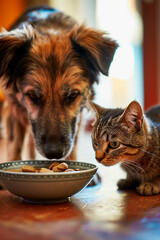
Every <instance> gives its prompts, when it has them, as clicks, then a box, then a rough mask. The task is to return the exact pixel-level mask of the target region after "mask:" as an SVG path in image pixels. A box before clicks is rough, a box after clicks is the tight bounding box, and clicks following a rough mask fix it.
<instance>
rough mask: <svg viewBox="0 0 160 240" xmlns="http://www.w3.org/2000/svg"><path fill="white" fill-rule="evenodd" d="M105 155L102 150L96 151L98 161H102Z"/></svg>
mask: <svg viewBox="0 0 160 240" xmlns="http://www.w3.org/2000/svg"><path fill="white" fill-rule="evenodd" d="M104 156H105V153H104V152H102V151H97V152H96V159H97V161H98V162H100V161H102V160H103V158H104Z"/></svg>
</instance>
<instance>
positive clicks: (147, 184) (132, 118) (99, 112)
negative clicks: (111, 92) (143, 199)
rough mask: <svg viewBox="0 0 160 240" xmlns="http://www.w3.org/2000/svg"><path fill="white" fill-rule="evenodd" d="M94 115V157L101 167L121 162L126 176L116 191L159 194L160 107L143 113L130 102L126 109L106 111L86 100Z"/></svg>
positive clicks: (137, 106)
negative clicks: (131, 189)
mask: <svg viewBox="0 0 160 240" xmlns="http://www.w3.org/2000/svg"><path fill="white" fill-rule="evenodd" d="M89 103H90V104H89V105H90V106H91V108H92V109H93V110H94V112H95V113H96V120H95V123H94V124H93V129H92V145H93V148H94V151H95V158H96V160H97V161H98V162H99V163H102V164H103V165H105V166H111V165H115V164H117V163H119V162H120V163H121V167H122V169H123V170H124V171H125V172H126V173H127V178H126V179H121V180H120V181H119V182H118V183H117V185H118V187H119V189H129V188H137V191H138V193H139V194H140V195H156V194H159V193H160V106H155V107H152V108H151V109H150V110H148V111H147V112H145V114H144V113H143V110H142V107H141V105H140V104H139V103H138V102H137V101H132V102H131V103H130V104H129V105H128V106H127V108H126V109H119V108H117V109H106V108H103V107H101V106H99V105H97V104H95V103H93V102H91V101H90V100H89Z"/></svg>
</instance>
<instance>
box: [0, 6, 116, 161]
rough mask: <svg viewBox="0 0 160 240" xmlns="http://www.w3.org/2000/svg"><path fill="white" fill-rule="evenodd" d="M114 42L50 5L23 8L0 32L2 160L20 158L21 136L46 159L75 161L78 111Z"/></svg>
mask: <svg viewBox="0 0 160 240" xmlns="http://www.w3.org/2000/svg"><path fill="white" fill-rule="evenodd" d="M117 47H118V44H117V43H116V42H115V41H114V40H112V39H110V38H109V37H107V36H106V35H105V33H104V32H101V31H98V30H95V29H92V28H87V27H86V26H85V25H84V24H82V25H79V24H78V23H77V22H76V21H75V20H74V19H72V18H71V17H69V16H67V15H65V14H64V13H62V12H60V11H57V10H55V9H52V8H50V7H34V8H31V9H29V10H27V11H26V12H25V13H24V14H23V15H22V16H21V17H20V18H19V19H18V20H17V21H16V22H15V23H14V24H13V26H12V27H11V28H10V30H9V31H6V30H4V29H3V30H2V31H1V33H0V84H1V88H2V90H3V93H4V95H5V102H4V106H3V111H2V112H3V113H4V115H3V116H5V122H6V127H7V148H8V160H9V161H12V160H17V159H19V160H20V159H21V151H22V146H23V143H24V139H25V135H26V134H28V144H27V145H28V146H29V149H28V153H29V157H28V158H30V159H34V158H35V152H34V146H35V147H36V149H37V150H38V151H39V153H40V154H41V155H42V156H43V157H45V158H47V159H62V158H65V159H70V160H75V159H76V141H77V137H78V129H79V125H80V121H81V120H80V119H81V113H82V110H83V108H85V105H86V100H87V98H90V99H93V97H94V86H93V85H94V83H98V75H99V73H103V74H105V75H108V70H109V67H110V64H111V62H112V60H113V56H114V53H115V50H116V48H117Z"/></svg>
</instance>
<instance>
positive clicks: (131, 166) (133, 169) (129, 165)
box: [123, 160, 141, 178]
mask: <svg viewBox="0 0 160 240" xmlns="http://www.w3.org/2000/svg"><path fill="white" fill-rule="evenodd" d="M123 163H125V164H127V166H128V167H130V169H131V171H134V172H135V173H136V175H137V177H138V178H141V174H140V173H139V172H138V171H137V170H136V169H135V166H133V165H131V163H130V162H129V163H128V162H127V161H126V160H125V161H124V162H123Z"/></svg>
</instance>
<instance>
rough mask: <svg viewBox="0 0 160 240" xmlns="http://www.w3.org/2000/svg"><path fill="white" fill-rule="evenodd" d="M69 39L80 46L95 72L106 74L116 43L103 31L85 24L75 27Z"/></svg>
mask: <svg viewBox="0 0 160 240" xmlns="http://www.w3.org/2000/svg"><path fill="white" fill-rule="evenodd" d="M71 41H72V42H73V43H74V44H77V45H78V46H80V47H81V48H82V49H83V50H84V51H85V54H86V55H87V58H88V59H89V61H90V62H91V64H92V65H93V66H94V68H95V70H96V71H97V72H99V71H100V72H102V73H103V74H105V75H108V70H109V67H110V64H111V62H112V59H113V56H114V53H115V50H116V48H117V47H118V44H117V43H116V42H115V41H113V40H111V39H110V38H108V37H106V36H105V34H104V32H101V31H97V30H94V29H92V28H86V27H85V25H82V26H80V27H79V28H77V29H75V30H74V31H73V32H72V35H71Z"/></svg>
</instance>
